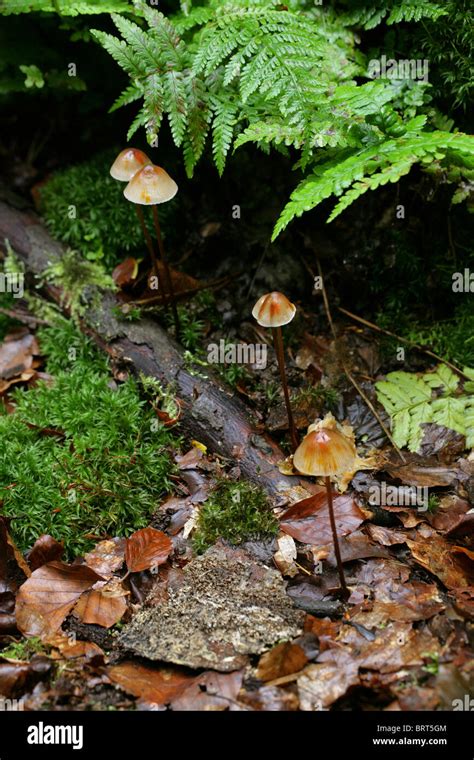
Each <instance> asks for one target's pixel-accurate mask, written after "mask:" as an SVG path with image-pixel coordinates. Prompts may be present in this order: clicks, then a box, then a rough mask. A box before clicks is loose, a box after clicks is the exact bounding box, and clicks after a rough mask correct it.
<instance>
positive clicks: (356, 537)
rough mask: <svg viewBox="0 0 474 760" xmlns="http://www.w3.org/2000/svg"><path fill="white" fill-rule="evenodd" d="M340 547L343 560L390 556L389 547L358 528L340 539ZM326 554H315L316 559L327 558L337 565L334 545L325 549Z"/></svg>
mask: <svg viewBox="0 0 474 760" xmlns="http://www.w3.org/2000/svg"><path fill="white" fill-rule="evenodd" d="M339 549H340V552H341V558H342V561H343V562H353V561H354V560H356V559H367V557H389V556H390V554H389V552H388V551H387V549H384V548H382V547H381V546H378V545H377V544H375V543H374V542H373V541H371V540H370V538H369V537H368V536H367V535H366V534H365V533H363V532H362V531H360V530H358V531H355V532H354V533H351V534H350V535H349V536H343V537H342V538H340V539H339ZM324 554H325V556H322V555H318V554H317V553H316V554H314V556H315V559H326V560H327V561H328V562H329V564H330V565H333V567H336V565H337V562H336V556H335V554H334V546H333V545H332V544H330V545H329V546H327V547H325V549H324Z"/></svg>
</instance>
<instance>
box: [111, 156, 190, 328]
mask: <svg viewBox="0 0 474 760" xmlns="http://www.w3.org/2000/svg"><path fill="white" fill-rule="evenodd" d="M177 192H178V185H177V184H176V182H175V181H174V180H173V179H171V177H170V176H169V174H168V173H167V172H166V171H165V170H164V169H162V168H161V166H155V165H154V164H151V163H149V164H146V165H145V166H143V168H142V169H139V171H138V172H137V173H136V174H134V175H133V177H132V179H131V180H130V182H129V183H128V185H127V187H126V188H125V190H124V193H123V194H124V196H125V197H126V199H127V200H129V201H130V202H131V203H135V204H137V205H139V206H151V207H152V210H153V221H154V225H155V232H156V238H157V240H158V248H159V250H160V256H161V260H162V262H163V269H164V272H165V279H166V287H167V290H168V292H169V294H170V297H171V307H172V309H173V318H174V325H175V331H176V337H177V338H178V337H179V333H180V325H179V317H178V309H177V308H176V300H175V297H174V288H173V282H172V279H171V273H170V269H169V266H168V260H167V258H166V254H165V249H164V245H163V238H162V236H161V227H160V222H159V219H158V209H157V205H158V204H159V203H167V201H170V200H171V199H172V198H174V196H175V195H176V193H177Z"/></svg>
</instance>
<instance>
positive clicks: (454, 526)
mask: <svg viewBox="0 0 474 760" xmlns="http://www.w3.org/2000/svg"><path fill="white" fill-rule="evenodd" d="M426 517H427V520H428V521H429V523H430V525H432V526H433V528H436V530H438V531H440V532H441V533H446V534H450V533H454V532H455V533H461V532H469V533H472V530H473V527H474V510H473V509H471V508H470V504H469V502H468V501H467V500H466V499H460V498H459V496H456V494H447V495H446V496H443V498H442V499H440V501H439V504H438V507H437V509H436V512H435V513H434V514H430V513H428V514H427V516H426Z"/></svg>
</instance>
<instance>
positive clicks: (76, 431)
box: [0, 322, 173, 556]
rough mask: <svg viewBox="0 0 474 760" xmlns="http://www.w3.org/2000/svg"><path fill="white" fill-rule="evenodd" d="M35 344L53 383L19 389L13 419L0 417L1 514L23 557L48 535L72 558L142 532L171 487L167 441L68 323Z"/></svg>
mask: <svg viewBox="0 0 474 760" xmlns="http://www.w3.org/2000/svg"><path fill="white" fill-rule="evenodd" d="M39 339H40V344H41V346H42V350H43V352H45V353H46V355H47V356H48V357H49V360H48V362H47V369H49V370H53V371H54V375H55V377H54V382H53V383H52V384H49V385H48V384H46V383H45V382H40V383H38V385H37V386H35V387H34V388H30V389H29V390H28V389H21V390H16V391H15V392H14V393H13V394H12V397H13V399H14V401H15V403H16V409H15V412H14V413H13V414H10V415H7V414H3V415H1V414H0V440H1V441H2V446H1V448H0V499H1V500H2V502H3V504H2V513H3V514H6V515H8V516H9V517H11V518H13V520H12V531H13V535H14V537H15V540H16V541H17V542H18V544H19V545H20V547H21V548H22V549H26V548H28V547H29V546H30V545H31V544H32V543H33V542H34V541H35V540H36V539H37V538H38V536H39V535H41V534H42V533H50V534H51V535H53V536H54V538H56V539H57V540H59V541H63V542H64V544H65V547H66V550H67V552H68V555H69V556H74V555H75V554H77V553H78V552H83V551H85V550H87V549H89V548H90V547H91V546H92V545H93V544H94V542H95V541H96V540H97V539H98V538H100V537H104V536H107V535H119V536H125V535H129V534H130V533H131V532H133V531H134V530H136V529H138V528H141V527H144V526H146V525H147V524H148V522H149V518H150V516H151V514H152V512H153V511H154V509H156V506H157V503H158V502H159V500H160V499H161V498H162V497H163V496H164V495H165V494H166V493H167V492H168V491H169V489H170V479H169V478H170V476H171V475H172V473H173V464H172V461H171V457H170V454H169V448H170V447H171V446H172V444H173V438H172V437H171V434H170V433H169V431H167V430H166V428H164V427H163V426H162V425H161V424H160V423H158V424H157V419H156V415H155V414H154V412H153V410H152V409H151V406H150V405H149V403H148V402H146V401H144V400H143V399H142V398H141V396H140V393H139V389H138V386H137V384H136V383H135V382H134V381H133V380H128V381H127V382H126V383H123V384H122V385H119V386H117V385H116V384H115V383H114V382H113V381H111V380H110V376H109V373H108V371H107V365H106V362H105V360H104V358H103V357H102V356H101V355H100V354H99V353H98V352H97V351H96V350H95V349H94V347H93V346H92V345H91V344H90V343H89V342H88V340H87V339H86V338H85V337H84V336H83V335H81V334H80V333H79V332H77V331H76V330H75V328H74V326H73V325H71V324H68V323H64V322H63V323H61V324H58V325H56V326H54V327H47V328H44V329H42V330H41V331H40V333H39Z"/></svg>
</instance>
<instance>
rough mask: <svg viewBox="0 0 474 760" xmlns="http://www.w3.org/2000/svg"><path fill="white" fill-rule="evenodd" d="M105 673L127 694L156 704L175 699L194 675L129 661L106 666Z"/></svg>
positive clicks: (191, 680) (188, 684)
mask: <svg viewBox="0 0 474 760" xmlns="http://www.w3.org/2000/svg"><path fill="white" fill-rule="evenodd" d="M107 675H108V676H109V678H110V680H111V681H112V682H113V683H116V684H117V685H118V686H120V688H121V689H123V690H124V691H126V692H127V693H128V694H133V696H134V697H138V698H140V699H144V700H145V701H147V702H152V703H154V704H157V705H166V704H169V703H170V702H172V701H173V700H174V699H177V698H178V697H179V696H180V695H181V694H182V693H183V692H184V691H185V690H186V688H188V687H189V686H190V685H191V684H192V683H193V682H194V679H195V677H196V676H194V675H189V674H188V673H186V672H185V671H184V670H181V669H179V668H153V667H151V666H150V667H146V666H145V665H139V664H138V663H136V662H131V661H130V662H122V663H120V665H112V666H110V667H108V668H107Z"/></svg>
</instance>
